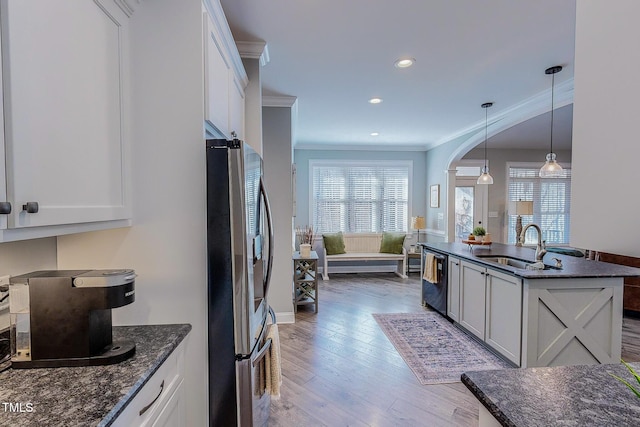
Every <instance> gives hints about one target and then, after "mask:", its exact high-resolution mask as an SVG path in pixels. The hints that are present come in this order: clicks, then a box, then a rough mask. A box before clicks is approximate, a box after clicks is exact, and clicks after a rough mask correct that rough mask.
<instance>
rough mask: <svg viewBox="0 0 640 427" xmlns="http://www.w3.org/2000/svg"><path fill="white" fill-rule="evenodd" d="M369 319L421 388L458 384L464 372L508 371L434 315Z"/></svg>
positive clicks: (473, 341)
mask: <svg viewBox="0 0 640 427" xmlns="http://www.w3.org/2000/svg"><path fill="white" fill-rule="evenodd" d="M373 317H374V318H375V319H376V321H377V322H378V325H380V328H382V330H383V331H384V333H385V334H386V335H387V338H389V341H391V343H392V344H393V345H394V346H395V348H396V350H398V353H400V355H401V356H402V358H403V359H404V361H405V362H406V363H407V365H408V366H409V368H411V370H412V371H413V373H414V374H415V375H416V377H418V381H420V383H421V384H422V385H427V384H444V383H454V382H460V375H461V374H462V373H463V372H466V371H483V370H491V369H504V368H510V367H511V365H509V364H508V363H507V362H505V361H504V360H502V359H500V358H499V357H498V356H496V355H494V354H493V353H491V352H490V351H489V350H487V349H485V348H484V347H483V346H482V345H481V344H479V343H478V342H476V341H475V340H474V339H473V338H471V337H468V336H467V335H466V334H465V333H464V332H462V331H461V330H459V329H458V328H457V327H455V326H453V325H452V324H451V322H449V321H448V320H446V319H445V318H443V317H442V316H441V315H439V314H437V313H392V314H373Z"/></svg>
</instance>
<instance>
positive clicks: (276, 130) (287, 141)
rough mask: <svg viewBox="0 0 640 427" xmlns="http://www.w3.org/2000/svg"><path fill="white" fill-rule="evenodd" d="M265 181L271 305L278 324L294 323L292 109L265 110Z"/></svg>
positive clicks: (263, 112) (263, 117)
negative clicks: (269, 230) (268, 209)
mask: <svg viewBox="0 0 640 427" xmlns="http://www.w3.org/2000/svg"><path fill="white" fill-rule="evenodd" d="M262 125H263V153H264V181H265V186H266V187H267V190H268V191H269V201H270V202H271V209H272V216H273V228H274V258H273V273H272V276H271V286H270V289H269V304H270V305H271V307H273V309H274V311H275V312H276V314H277V319H278V323H283V322H293V321H294V314H293V299H292V298H293V297H292V292H293V290H292V289H293V282H292V277H293V263H292V261H291V255H292V248H291V241H292V239H293V231H292V218H293V195H292V193H291V189H292V185H291V163H292V162H293V159H292V158H291V145H292V110H291V108H289V107H264V108H263V109H262Z"/></svg>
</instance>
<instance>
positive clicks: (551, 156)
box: [538, 65, 562, 178]
mask: <svg viewBox="0 0 640 427" xmlns="http://www.w3.org/2000/svg"><path fill="white" fill-rule="evenodd" d="M560 71H562V67H561V66H559V65H556V66H555V67H551V68H547V69H546V70H545V71H544V73H545V74H551V138H550V142H551V146H550V149H549V153H548V154H547V161H546V162H545V163H544V165H542V167H541V168H540V172H539V173H538V175H539V176H540V178H558V177H560V176H562V166H560V165H559V164H558V162H557V161H556V153H554V152H553V87H554V83H555V75H556V73H559V72H560Z"/></svg>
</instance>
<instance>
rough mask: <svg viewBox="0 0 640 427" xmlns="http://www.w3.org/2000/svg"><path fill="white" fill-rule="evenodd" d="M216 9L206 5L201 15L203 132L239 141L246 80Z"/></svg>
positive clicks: (233, 43) (243, 116)
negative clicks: (202, 35) (203, 95)
mask: <svg viewBox="0 0 640 427" xmlns="http://www.w3.org/2000/svg"><path fill="white" fill-rule="evenodd" d="M207 6H208V7H209V8H210V9H211V11H209V10H208V9H207ZM219 7H220V6H219V4H218V3H217V2H215V1H213V2H207V3H205V4H204V6H203V13H202V15H203V19H202V20H203V22H202V24H203V34H204V40H203V63H204V90H205V97H204V118H205V128H206V130H207V131H208V133H209V134H210V135H209V136H213V137H224V138H232V137H233V135H234V134H235V135H236V137H237V138H240V139H243V138H244V118H245V93H244V90H245V88H246V87H247V84H248V79H247V74H246V72H245V70H244V67H243V66H242V60H241V59H240V55H239V53H238V50H237V48H236V45H235V42H234V41H233V39H232V38H231V36H230V34H231V33H230V31H229V29H228V26H227V23H226V20H225V19H224V13H223V12H222V10H221V9H220V10H217V8H219Z"/></svg>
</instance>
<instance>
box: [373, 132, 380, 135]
mask: <svg viewBox="0 0 640 427" xmlns="http://www.w3.org/2000/svg"><path fill="white" fill-rule="evenodd" d="M378 135H380V134H379V133H378V132H371V136H378Z"/></svg>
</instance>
